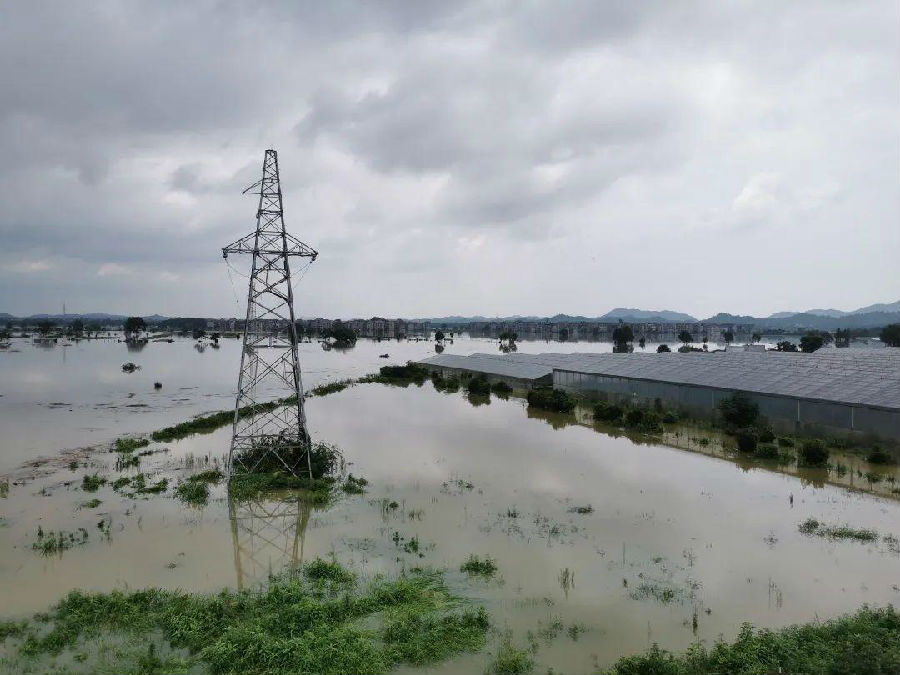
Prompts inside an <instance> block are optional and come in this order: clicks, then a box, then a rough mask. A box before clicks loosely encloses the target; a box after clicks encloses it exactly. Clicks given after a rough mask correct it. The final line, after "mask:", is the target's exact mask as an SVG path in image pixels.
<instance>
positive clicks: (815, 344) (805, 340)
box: [800, 333, 825, 354]
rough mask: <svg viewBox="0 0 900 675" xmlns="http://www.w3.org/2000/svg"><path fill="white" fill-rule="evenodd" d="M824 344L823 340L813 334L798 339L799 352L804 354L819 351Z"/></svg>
mask: <svg viewBox="0 0 900 675" xmlns="http://www.w3.org/2000/svg"><path fill="white" fill-rule="evenodd" d="M823 344H825V338H824V337H822V336H821V335H816V334H815V333H807V334H806V335H804V336H803V337H802V338H800V351H801V352H803V353H805V354H812V353H813V352H814V351H816V350H818V349H821V348H822V345H823Z"/></svg>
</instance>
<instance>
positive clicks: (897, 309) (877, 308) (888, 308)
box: [848, 300, 900, 314]
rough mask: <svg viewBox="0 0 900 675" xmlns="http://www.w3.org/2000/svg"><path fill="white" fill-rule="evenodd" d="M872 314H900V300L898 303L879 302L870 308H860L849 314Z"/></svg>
mask: <svg viewBox="0 0 900 675" xmlns="http://www.w3.org/2000/svg"><path fill="white" fill-rule="evenodd" d="M872 312H888V313H891V314H895V313H900V300H897V302H879V303H876V304H874V305H869V306H868V307H860V308H859V309H854V310H853V311H852V312H848V314H871V313H872Z"/></svg>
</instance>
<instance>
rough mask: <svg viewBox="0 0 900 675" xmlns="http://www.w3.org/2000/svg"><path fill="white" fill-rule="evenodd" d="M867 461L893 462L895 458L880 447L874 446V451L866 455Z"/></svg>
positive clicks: (874, 462)
mask: <svg viewBox="0 0 900 675" xmlns="http://www.w3.org/2000/svg"><path fill="white" fill-rule="evenodd" d="M866 461H868V462H869V463H870V464H893V463H894V460H893V458H892V457H891V456H890V455H889V454H888V453H887V452H885V451H884V450H882V449H881V448H879V447H877V446H876V447H874V448H872V451H871V452H870V453H869V454H868V455H867V456H866Z"/></svg>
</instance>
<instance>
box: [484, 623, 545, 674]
mask: <svg viewBox="0 0 900 675" xmlns="http://www.w3.org/2000/svg"><path fill="white" fill-rule="evenodd" d="M533 669H534V660H533V659H532V658H531V655H530V654H529V653H528V650H526V649H519V648H518V647H516V646H514V645H513V643H512V638H511V637H510V635H509V633H507V634H505V635H504V636H503V638H502V639H501V640H500V647H499V649H498V650H497V656H496V658H494V660H493V661H492V662H491V665H490V667H489V668H488V673H490V674H492V675H520V674H523V673H530V672H531V671H532V670H533Z"/></svg>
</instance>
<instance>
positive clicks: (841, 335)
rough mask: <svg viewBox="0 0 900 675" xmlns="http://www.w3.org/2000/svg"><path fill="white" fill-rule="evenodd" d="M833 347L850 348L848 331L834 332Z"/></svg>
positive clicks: (839, 330) (838, 330)
mask: <svg viewBox="0 0 900 675" xmlns="http://www.w3.org/2000/svg"><path fill="white" fill-rule="evenodd" d="M834 346H835V347H849V346H850V329H849V328H847V329H845V330H841V329H840V328H838V329H837V330H836V331H834Z"/></svg>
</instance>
